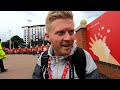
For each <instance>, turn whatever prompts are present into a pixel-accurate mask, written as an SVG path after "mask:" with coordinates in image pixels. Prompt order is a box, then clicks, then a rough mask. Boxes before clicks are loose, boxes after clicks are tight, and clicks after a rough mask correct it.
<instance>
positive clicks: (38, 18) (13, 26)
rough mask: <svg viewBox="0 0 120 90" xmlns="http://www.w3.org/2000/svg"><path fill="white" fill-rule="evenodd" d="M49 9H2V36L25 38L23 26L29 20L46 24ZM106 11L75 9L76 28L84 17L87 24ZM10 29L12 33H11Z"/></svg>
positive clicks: (33, 22) (33, 23)
mask: <svg viewBox="0 0 120 90" xmlns="http://www.w3.org/2000/svg"><path fill="white" fill-rule="evenodd" d="M47 13H48V11H0V38H1V40H2V41H7V40H8V39H9V38H10V37H12V36H14V35H18V36H20V37H21V38H23V29H22V26H28V25H29V22H28V21H27V20H32V22H31V25H40V24H45V17H46V16H47ZM103 13H105V11H73V15H74V22H75V28H76V27H78V26H79V24H80V21H81V20H82V19H86V20H87V24H89V23H90V22H92V21H93V20H94V19H96V18H97V17H99V16H100V15H102V14H103ZM9 31H11V32H10V34H9Z"/></svg>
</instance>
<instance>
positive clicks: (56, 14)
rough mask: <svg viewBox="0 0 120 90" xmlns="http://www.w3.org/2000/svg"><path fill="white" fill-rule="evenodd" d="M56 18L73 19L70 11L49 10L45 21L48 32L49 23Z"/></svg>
mask: <svg viewBox="0 0 120 90" xmlns="http://www.w3.org/2000/svg"><path fill="white" fill-rule="evenodd" d="M56 19H72V20H73V13H72V11H49V13H48V15H47V17H46V22H45V27H46V32H49V31H50V30H51V23H52V22H53V21H54V20H56Z"/></svg>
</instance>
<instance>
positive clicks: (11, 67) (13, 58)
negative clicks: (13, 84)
mask: <svg viewBox="0 0 120 90" xmlns="http://www.w3.org/2000/svg"><path fill="white" fill-rule="evenodd" d="M37 57H38V56H37V55H22V54H19V55H7V59H5V60H4V66H5V68H6V69H8V71H7V72H2V73H0V79H32V72H33V70H34V67H35V64H36V62H37Z"/></svg>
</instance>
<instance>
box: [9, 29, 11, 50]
mask: <svg viewBox="0 0 120 90" xmlns="http://www.w3.org/2000/svg"><path fill="white" fill-rule="evenodd" d="M10 32H11V30H9V38H10V40H9V48H10V49H11V36H10Z"/></svg>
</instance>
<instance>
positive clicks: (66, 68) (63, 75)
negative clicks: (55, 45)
mask: <svg viewBox="0 0 120 90" xmlns="http://www.w3.org/2000/svg"><path fill="white" fill-rule="evenodd" d="M50 64H51V61H50V58H49V59H48V76H49V79H52V75H51V72H50ZM69 67H70V64H69V63H66V64H65V67H64V71H63V74H62V77H61V79H65V77H66V75H67V72H68V69H69Z"/></svg>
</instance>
